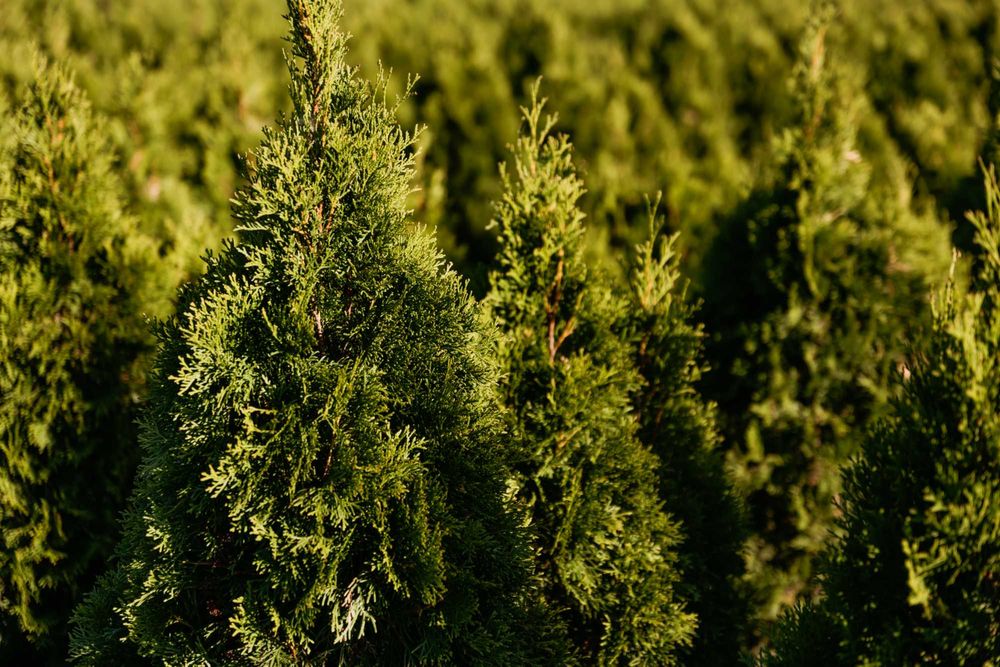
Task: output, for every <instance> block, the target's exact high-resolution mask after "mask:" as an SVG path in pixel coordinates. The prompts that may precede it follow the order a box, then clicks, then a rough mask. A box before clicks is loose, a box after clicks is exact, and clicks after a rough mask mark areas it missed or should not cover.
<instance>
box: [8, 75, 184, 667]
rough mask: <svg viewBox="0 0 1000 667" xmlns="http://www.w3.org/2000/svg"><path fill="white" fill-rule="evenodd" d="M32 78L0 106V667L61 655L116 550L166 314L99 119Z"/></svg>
mask: <svg viewBox="0 0 1000 667" xmlns="http://www.w3.org/2000/svg"><path fill="white" fill-rule="evenodd" d="M34 71H35V74H34V80H33V82H32V83H31V85H30V86H28V87H27V90H26V91H25V92H24V93H23V95H21V97H22V98H23V103H22V104H21V105H20V107H19V108H18V109H17V110H16V111H14V110H7V109H3V108H0V535H2V543H0V662H4V663H10V664H14V663H15V662H26V663H30V662H34V661H36V660H37V661H41V660H44V659H46V658H44V656H52V655H54V656H56V658H57V659H58V658H62V657H63V655H64V654H65V650H66V645H65V634H66V631H67V623H68V620H69V614H70V611H71V609H72V606H73V604H74V603H75V601H76V600H77V597H78V596H79V595H81V594H82V593H83V592H85V591H86V590H87V589H88V588H89V587H90V586H91V585H92V584H93V580H94V577H95V576H96V575H97V573H98V571H99V570H100V569H101V568H103V566H104V560H105V559H106V557H107V556H108V555H109V553H110V552H111V550H112V548H113V546H114V541H115V536H116V534H117V521H118V512H120V511H121V509H122V508H123V506H124V502H125V498H126V496H127V494H128V490H129V487H130V483H131V477H132V474H133V471H134V466H135V463H136V460H137V458H138V447H137V445H136V442H135V438H136V429H135V427H134V420H135V416H136V407H137V399H138V397H139V395H141V394H142V393H143V391H142V386H143V380H144V377H145V368H146V365H147V362H148V360H149V356H150V354H149V353H150V352H151V351H152V347H153V338H152V335H151V333H150V332H149V330H148V327H147V325H146V323H145V321H144V319H143V313H144V312H145V313H151V314H163V313H164V312H165V311H166V309H167V307H168V306H169V302H168V301H167V300H166V299H165V298H164V297H165V296H166V295H167V294H168V291H167V290H165V289H162V286H160V285H158V284H157V283H156V282H155V281H156V280H157V279H158V276H160V275H161V274H160V272H159V270H158V269H159V268H160V267H159V256H158V253H157V248H158V244H157V243H155V241H154V239H152V238H150V237H148V236H146V235H144V234H143V233H142V232H141V231H140V230H138V229H137V228H136V220H135V219H134V218H133V217H132V216H131V215H129V214H128V213H126V212H125V211H124V209H123V200H124V198H125V193H124V187H123V184H122V183H121V181H120V180H119V179H118V178H117V176H116V174H115V173H114V172H115V166H116V165H114V164H113V162H112V158H111V155H112V151H110V150H109V144H108V141H107V139H106V127H107V125H106V123H105V122H104V120H103V119H102V118H101V117H99V116H98V115H96V114H95V113H94V112H93V111H92V110H91V107H90V104H89V102H88V101H87V99H86V98H85V97H84V95H83V94H82V93H81V92H80V91H79V90H78V89H77V88H76V86H75V84H74V83H73V81H72V77H71V76H70V74H69V73H68V72H67V71H66V70H65V69H63V68H60V67H54V66H51V65H48V64H46V63H45V61H44V60H43V59H41V58H38V59H36V64H35V70H34ZM0 107H2V104H0ZM26 642H31V643H33V644H34V645H35V649H32V648H30V646H29V645H28V643H26ZM34 651H37V653H35V652H34Z"/></svg>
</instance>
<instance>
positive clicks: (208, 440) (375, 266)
mask: <svg viewBox="0 0 1000 667" xmlns="http://www.w3.org/2000/svg"><path fill="white" fill-rule="evenodd" d="M288 18H289V22H290V24H291V33H290V38H289V41H290V43H291V55H290V57H289V70H290V73H291V88H290V90H291V94H292V111H291V113H290V115H289V116H288V117H287V118H285V119H283V120H282V121H281V122H280V123H279V125H278V127H277V129H276V130H270V131H267V132H266V133H265V138H264V141H263V143H262V145H261V146H260V148H259V149H258V150H257V151H256V153H255V155H254V156H253V158H252V160H251V162H250V173H249V183H248V185H247V186H246V187H245V188H243V189H242V190H241V191H240V192H239V194H238V196H237V198H236V201H235V204H234V207H235V216H236V218H237V220H238V229H239V231H240V235H241V238H240V242H239V243H236V244H229V245H227V246H226V247H225V249H224V250H223V251H222V253H221V254H220V255H218V256H215V257H211V258H210V259H209V261H208V267H207V271H206V274H205V276H204V278H203V279H202V280H201V281H200V282H199V283H197V284H195V285H194V286H192V287H190V288H188V289H185V290H184V291H183V292H182V294H181V297H180V305H179V310H178V314H177V315H176V316H175V317H174V318H172V319H170V320H168V321H167V322H165V323H163V324H162V325H161V326H160V327H159V331H158V333H159V339H160V350H159V356H158V364H157V368H156V370H155V373H154V375H153V379H152V395H151V399H150V403H149V406H148V408H147V409H146V410H145V411H144V417H143V420H142V434H141V444H142V446H143V462H142V464H141V466H140V469H139V475H138V481H137V488H136V491H135V493H134V495H133V497H132V499H131V501H130V508H129V510H128V513H127V515H126V517H125V527H124V530H125V536H124V539H123V541H122V543H121V545H120V547H119V549H118V551H117V559H118V562H117V565H116V566H115V567H114V569H113V570H111V571H110V572H109V573H108V574H106V575H105V576H104V577H103V578H102V580H101V582H100V583H99V585H98V586H97V588H96V589H95V591H94V592H93V593H92V594H91V596H90V597H88V599H87V601H86V602H85V603H84V604H83V605H82V606H81V607H80V608H79V610H78V613H77V616H76V623H77V627H76V628H75V630H74V634H73V637H72V650H73V655H74V657H75V658H76V659H77V660H78V661H79V662H81V663H82V664H93V665H98V664H100V665H104V664H119V663H122V662H128V661H130V660H135V659H136V656H137V655H138V656H142V657H144V658H147V659H152V660H154V661H156V662H166V663H171V664H269V665H273V664H351V665H355V664H379V665H382V664H405V663H428V664H496V665H510V664H536V663H545V662H547V661H549V660H553V661H556V660H558V659H559V658H558V657H554V656H558V654H559V653H558V652H559V651H560V650H561V647H560V642H559V638H558V636H556V635H552V634H551V633H549V630H548V628H549V625H548V620H547V617H545V615H544V614H541V613H540V612H538V613H536V611H537V610H538V609H540V607H539V606H538V605H537V604H536V603H535V602H534V601H533V599H532V596H533V593H532V588H531V586H530V584H531V580H530V550H529V545H528V542H527V540H526V539H525V537H524V531H523V529H522V527H521V526H520V521H521V519H520V517H519V515H518V514H517V513H515V512H514V511H513V509H512V507H511V505H510V502H509V501H508V499H507V496H506V485H505V479H506V470H505V467H504V466H503V461H502V455H503V454H504V449H503V447H504V445H505V443H506V441H505V439H504V438H503V437H502V435H501V427H502V423H501V420H500V419H499V415H498V414H497V412H496V410H495V383H496V381H497V375H496V369H495V366H494V364H493V363H492V359H491V358H490V350H491V348H492V342H491V336H490V333H489V331H490V330H489V329H488V328H487V327H486V326H485V324H484V322H483V321H482V319H481V315H482V313H481V310H480V309H479V308H478V307H477V304H476V303H475V301H474V300H473V299H472V298H471V296H470V295H469V294H468V293H467V290H466V287H465V285H464V284H463V282H462V281H461V279H460V278H459V277H458V276H457V275H456V274H455V273H454V272H452V271H450V270H448V269H447V268H445V267H444V266H443V263H442V259H441V256H440V254H439V253H438V252H437V251H436V250H435V248H434V245H433V239H432V237H431V236H430V235H428V234H427V233H425V232H424V231H422V230H413V229H412V228H411V226H410V225H409V223H408V212H407V210H406V208H405V200H406V196H407V194H408V192H409V188H410V185H409V179H410V176H411V170H412V164H413V156H412V153H411V146H412V141H413V137H412V136H411V135H409V134H407V133H405V132H403V131H402V130H401V129H400V128H399V126H398V125H397V124H396V123H395V122H394V120H393V113H394V111H395V109H394V108H393V107H392V106H391V105H390V106H387V105H386V103H385V97H384V89H385V84H384V82H380V83H379V85H377V86H374V87H373V86H370V85H368V84H366V83H364V82H362V81H361V80H359V79H358V78H357V76H356V72H355V70H354V69H353V68H351V67H349V66H348V65H347V64H346V63H345V60H344V58H345V54H346V39H347V38H346V36H345V35H344V34H343V33H342V32H340V31H339V29H338V22H339V18H340V5H339V2H336V1H335V0H289V1H288ZM550 637H552V641H551V642H549V638H550Z"/></svg>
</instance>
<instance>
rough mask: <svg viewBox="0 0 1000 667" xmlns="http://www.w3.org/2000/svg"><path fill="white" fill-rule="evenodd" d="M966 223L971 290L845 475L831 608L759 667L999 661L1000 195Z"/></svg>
mask: <svg viewBox="0 0 1000 667" xmlns="http://www.w3.org/2000/svg"><path fill="white" fill-rule="evenodd" d="M987 193H988V203H989V206H988V211H987V213H985V214H983V213H979V214H976V215H973V216H970V218H971V221H972V223H973V225H974V227H975V229H976V243H977V244H978V246H979V249H980V254H979V262H978V268H977V271H976V272H975V276H974V278H973V288H972V289H971V290H970V291H969V292H968V293H963V290H961V289H960V288H959V287H957V286H956V285H955V281H954V280H953V281H952V283H951V284H950V285H949V286H948V288H947V289H945V290H944V291H943V292H942V293H941V295H940V296H939V297H938V298H937V299H936V301H935V314H934V326H933V331H932V333H931V335H930V336H929V340H928V341H927V344H926V346H925V347H924V348H923V349H922V351H921V354H920V355H919V356H918V357H917V360H916V361H915V362H914V364H913V365H912V366H911V367H909V368H907V369H904V373H903V378H902V379H901V381H900V383H901V385H902V387H901V392H902V393H901V396H900V397H899V398H898V399H896V400H895V401H894V402H893V409H892V411H891V414H890V415H889V416H888V417H887V418H886V419H885V420H884V421H882V422H881V423H880V424H879V425H878V426H877V427H876V428H875V429H873V430H872V432H871V433H870V434H869V436H868V437H867V439H866V441H865V444H864V450H863V455H862V457H861V458H860V460H859V461H858V462H857V463H856V464H855V465H854V466H852V467H851V468H850V469H849V470H848V472H847V473H846V475H845V491H844V500H843V504H844V516H843V518H842V519H840V520H839V521H838V524H839V528H840V530H841V537H840V538H839V539H838V540H837V541H836V542H834V543H833V544H832V545H831V546H830V549H829V551H828V555H827V558H826V560H825V562H824V566H823V588H824V592H825V595H826V597H825V598H824V599H823V600H822V602H820V603H819V604H817V605H813V606H811V607H806V608H804V609H800V610H798V611H797V612H796V613H795V614H793V615H791V616H789V617H788V618H787V619H785V620H783V621H782V623H781V625H780V626H779V629H778V630H779V632H778V633H777V634H776V636H775V638H774V639H775V641H774V648H773V651H772V652H771V653H770V654H769V655H768V656H766V657H765V658H764V660H763V661H762V663H763V664H766V665H773V666H777V665H787V666H793V665H814V664H816V661H817V658H821V659H822V661H823V663H824V664H830V665H844V666H848V665H859V664H882V665H916V664H936V665H992V664H997V662H998V661H1000V578H998V573H1000V412H998V409H997V408H998V406H1000V368H998V363H1000V187H998V185H997V181H996V176H995V172H994V171H993V169H992V168H991V169H990V170H989V173H988V175H987Z"/></svg>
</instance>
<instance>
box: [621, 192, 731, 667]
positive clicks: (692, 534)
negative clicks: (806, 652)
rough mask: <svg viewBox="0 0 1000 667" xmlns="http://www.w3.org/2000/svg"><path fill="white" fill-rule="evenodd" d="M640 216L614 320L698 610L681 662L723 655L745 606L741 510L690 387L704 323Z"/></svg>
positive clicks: (711, 428) (674, 254) (705, 410)
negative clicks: (636, 381)
mask: <svg viewBox="0 0 1000 667" xmlns="http://www.w3.org/2000/svg"><path fill="white" fill-rule="evenodd" d="M650 223H651V224H650V235H649V238H648V239H647V240H646V241H645V242H644V243H642V244H641V245H639V247H638V248H637V253H636V255H635V260H634V265H633V267H632V273H631V280H630V287H631V289H630V291H629V296H630V299H629V303H628V308H627V310H626V311H625V314H626V317H625V318H624V320H623V321H622V322H621V323H620V325H619V326H620V327H621V330H622V333H623V334H624V335H625V336H626V338H627V340H629V341H630V342H631V345H632V352H633V357H634V359H635V364H636V365H637V367H638V369H639V372H640V373H641V375H642V384H641V386H640V388H639V390H638V391H637V392H636V393H635V399H634V400H633V405H634V410H635V413H636V416H637V418H638V420H639V424H640V427H639V439H640V440H641V441H642V442H643V443H645V444H646V445H647V446H648V447H650V448H651V449H652V450H653V452H654V453H655V454H656V455H657V456H658V457H659V459H660V467H659V472H660V480H659V481H660V497H661V498H662V499H663V501H664V503H665V507H666V509H667V510H668V511H669V512H670V514H671V516H673V517H674V518H676V519H678V520H679V521H680V523H681V529H682V531H683V533H684V539H683V541H682V542H681V544H680V545H679V546H678V547H677V553H678V556H679V566H680V570H681V578H680V581H679V582H678V590H679V592H680V593H681V595H682V596H683V598H684V599H685V601H687V603H688V608H689V609H690V610H691V611H692V612H694V613H695V614H696V615H697V617H698V632H697V634H696V635H695V639H694V644H693V646H691V647H690V648H689V649H686V650H685V652H684V656H685V657H684V660H683V664H687V665H694V664H700V665H724V664H733V663H735V662H736V661H737V660H738V658H739V653H740V650H741V649H742V647H743V641H744V640H745V628H746V620H747V617H748V614H749V605H748V600H747V599H746V595H745V593H744V590H743V589H744V586H743V583H742V581H741V580H742V577H743V575H744V572H745V566H744V562H743V544H744V540H745V539H746V538H747V525H746V517H745V516H744V512H743V508H742V505H741V503H740V501H739V499H738V498H737V497H736V495H735V493H734V492H733V489H732V484H731V480H730V479H729V477H728V475H727V474H726V471H725V468H724V461H723V456H722V449H721V445H722V442H721V438H720V436H719V433H718V430H717V428H716V414H715V406H713V405H711V404H710V403H708V402H706V401H705V400H703V399H702V398H701V397H700V395H699V394H698V392H697V390H696V388H695V386H696V384H697V383H698V382H699V380H700V378H701V376H702V373H703V372H704V362H703V361H702V353H703V350H702V347H703V339H704V333H703V330H702V327H701V326H700V325H696V324H694V310H695V309H694V307H693V305H692V303H691V301H690V300H689V298H688V290H687V281H686V280H685V279H684V278H682V277H681V273H680V267H679V263H680V255H679V253H678V251H677V241H678V235H676V234H674V235H672V236H669V237H664V236H660V235H659V233H658V232H659V229H660V227H661V225H659V224H657V223H656V220H655V207H654V208H653V209H652V210H651V211H650Z"/></svg>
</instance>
